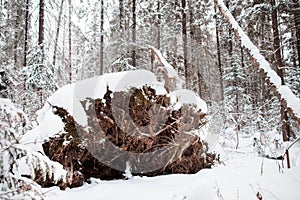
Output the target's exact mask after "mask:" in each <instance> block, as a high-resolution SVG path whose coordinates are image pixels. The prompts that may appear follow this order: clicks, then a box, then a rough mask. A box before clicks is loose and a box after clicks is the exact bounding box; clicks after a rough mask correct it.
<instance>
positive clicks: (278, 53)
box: [271, 0, 291, 141]
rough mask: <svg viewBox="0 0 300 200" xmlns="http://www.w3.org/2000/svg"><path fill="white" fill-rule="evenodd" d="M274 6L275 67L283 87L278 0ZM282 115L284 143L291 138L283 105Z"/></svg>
mask: <svg viewBox="0 0 300 200" xmlns="http://www.w3.org/2000/svg"><path fill="white" fill-rule="evenodd" d="M271 6H272V30H273V47H274V51H275V52H274V54H275V55H274V56H275V65H276V69H277V74H278V76H280V78H281V81H282V85H284V84H285V82H284V77H283V69H282V67H283V63H282V56H281V46H280V38H279V27H278V26H279V25H278V19H277V17H278V16H277V10H276V0H271ZM280 113H281V123H282V136H283V141H288V140H289V139H290V137H291V132H290V127H289V124H288V115H287V112H286V110H285V108H284V106H283V105H281V109H280Z"/></svg>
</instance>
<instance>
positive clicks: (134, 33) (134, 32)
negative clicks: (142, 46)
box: [131, 0, 136, 67]
mask: <svg viewBox="0 0 300 200" xmlns="http://www.w3.org/2000/svg"><path fill="white" fill-rule="evenodd" d="M132 43H133V47H132V53H131V59H132V66H134V67H136V0H132Z"/></svg>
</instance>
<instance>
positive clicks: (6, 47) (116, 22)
mask: <svg viewBox="0 0 300 200" xmlns="http://www.w3.org/2000/svg"><path fill="white" fill-rule="evenodd" d="M225 3H226V5H227V7H228V8H229V9H230V11H231V13H232V14H233V15H234V17H235V18H236V19H237V21H238V23H239V24H240V25H241V26H242V28H243V29H244V30H245V32H246V33H247V34H248V36H249V37H250V39H251V40H252V42H253V43H254V44H255V45H257V46H258V47H259V49H260V50H261V53H262V54H263V55H264V56H265V57H266V58H267V60H268V61H269V62H270V63H271V64H272V67H273V69H276V71H277V73H278V74H279V75H280V76H281V78H282V80H283V81H284V84H286V85H288V86H290V87H291V88H292V90H293V91H294V93H295V94H298V96H299V94H300V10H299V8H300V2H299V1H298V0H251V1H241V0H234V1H225ZM0 7H1V9H0V30H1V31H0V49H1V54H0V97H3V98H9V99H11V100H12V101H13V102H14V103H15V104H17V105H20V108H22V109H23V110H24V112H25V113H26V114H27V115H28V116H29V119H30V120H31V121H35V120H36V114H35V113H36V111H37V110H38V109H40V108H41V107H42V105H43V104H45V101H46V99H47V97H49V95H51V94H52V93H53V92H54V91H55V90H56V89H57V88H59V87H61V86H63V85H65V84H68V83H73V82H76V81H78V80H82V79H86V78H89V77H93V76H95V75H100V74H103V73H109V72H116V71H124V70H131V69H147V70H151V71H153V72H157V69H159V65H160V64H159V63H158V62H157V61H156V60H155V57H154V55H153V53H152V52H151V51H150V50H149V49H148V48H147V45H152V46H154V47H156V48H157V49H160V51H161V52H162V53H163V55H164V56H165V58H166V59H167V60H168V61H169V62H170V63H171V64H172V65H173V66H174V67H175V68H176V70H178V72H179V74H180V75H181V76H182V77H185V80H186V86H185V87H186V88H188V89H191V90H193V91H195V92H197V93H198V94H199V95H200V96H201V97H202V98H203V99H204V100H205V101H206V102H207V103H208V104H209V106H210V112H211V114H212V115H213V114H215V113H217V112H218V113H220V114H221V115H222V116H223V117H222V121H223V123H222V124H223V125H222V126H223V130H224V129H225V128H226V127H233V128H234V129H235V130H237V131H238V132H244V133H249V134H251V133H254V132H256V131H271V130H274V129H275V130H276V131H279V132H281V128H282V130H283V132H284V139H285V140H288V139H289V137H293V135H294V132H295V131H296V130H295V129H296V126H294V125H293V123H294V122H293V121H291V120H290V119H289V116H288V114H287V113H286V111H285V110H284V109H281V105H280V102H279V101H278V100H277V99H276V97H275V96H274V95H273V94H272V92H270V90H269V89H268V88H267V86H266V83H265V82H264V81H263V80H262V79H261V78H260V76H259V73H258V71H257V70H255V68H253V63H252V62H251V60H250V59H249V57H248V54H247V52H246V51H245V50H244V49H243V48H242V47H241V42H240V41H239V40H238V39H236V38H235V37H234V32H233V30H232V28H231V27H230V26H229V25H228V24H227V23H226V22H225V20H224V18H223V17H222V16H221V14H220V13H219V11H218V10H217V9H216V8H215V5H214V2H213V1H212V0H205V1H186V0H181V1H166V0H158V1H144V0H119V1H116V0H110V1H105V0H76V1H74V0H73V1H71V0H53V1H47V0H39V1H33V0H22V1H20V0H10V1H6V0H1V1H0ZM34 124H35V123H33V124H32V126H34Z"/></svg>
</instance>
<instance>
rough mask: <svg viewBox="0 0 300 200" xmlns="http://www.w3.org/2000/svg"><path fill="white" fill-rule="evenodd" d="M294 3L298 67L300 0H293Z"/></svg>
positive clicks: (299, 55)
mask: <svg viewBox="0 0 300 200" xmlns="http://www.w3.org/2000/svg"><path fill="white" fill-rule="evenodd" d="M293 3H294V11H293V12H294V21H295V29H296V46H297V52H298V67H299V68H300V2H299V0H293Z"/></svg>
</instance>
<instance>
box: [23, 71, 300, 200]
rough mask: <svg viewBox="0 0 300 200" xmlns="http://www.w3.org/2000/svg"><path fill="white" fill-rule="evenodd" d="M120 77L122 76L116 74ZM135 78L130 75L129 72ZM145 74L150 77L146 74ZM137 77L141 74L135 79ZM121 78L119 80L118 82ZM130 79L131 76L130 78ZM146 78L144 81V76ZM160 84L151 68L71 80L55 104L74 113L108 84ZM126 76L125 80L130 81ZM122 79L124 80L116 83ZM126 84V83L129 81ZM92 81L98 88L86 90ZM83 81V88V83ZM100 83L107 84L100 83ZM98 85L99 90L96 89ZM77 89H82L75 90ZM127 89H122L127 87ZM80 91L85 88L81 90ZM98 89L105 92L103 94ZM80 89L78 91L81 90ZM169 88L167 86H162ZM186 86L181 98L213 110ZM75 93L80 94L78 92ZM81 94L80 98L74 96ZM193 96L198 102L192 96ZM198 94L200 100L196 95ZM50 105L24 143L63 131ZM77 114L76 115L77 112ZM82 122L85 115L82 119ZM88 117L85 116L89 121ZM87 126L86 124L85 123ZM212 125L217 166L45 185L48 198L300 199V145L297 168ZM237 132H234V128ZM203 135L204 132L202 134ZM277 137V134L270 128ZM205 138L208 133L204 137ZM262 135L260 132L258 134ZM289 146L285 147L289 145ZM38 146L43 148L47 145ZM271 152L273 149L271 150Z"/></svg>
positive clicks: (295, 157)
mask: <svg viewBox="0 0 300 200" xmlns="http://www.w3.org/2000/svg"><path fill="white" fill-rule="evenodd" d="M110 76H116V77H113V78H112V77H110ZM127 76H128V77H129V78H124V77H127ZM143 76H145V78H146V77H147V79H142V78H141V77H143ZM133 77H135V79H134V78H133ZM116 80H117V81H116ZM126 80H131V82H130V83H129V82H128V83H127V82H126ZM140 80H142V82H141V81H140ZM145 80H147V83H148V84H150V83H152V84H153V83H155V84H154V85H155V88H156V89H159V88H163V86H162V84H160V83H158V82H156V79H155V76H154V75H153V74H151V72H148V71H145V70H141V71H134V72H121V73H117V74H112V75H106V76H103V77H95V78H93V79H87V80H85V81H83V82H79V83H77V84H76V85H74V84H73V85H68V86H65V87H63V88H61V89H59V90H58V91H57V92H56V93H54V94H53V95H52V96H51V97H50V98H49V99H48V102H49V103H50V104H53V105H56V106H62V107H64V108H67V110H68V111H69V112H70V113H71V114H72V115H73V114H76V113H74V111H76V109H74V106H75V107H76V102H75V103H74V101H75V100H76V99H80V96H83V97H88V96H90V97H102V96H103V95H104V93H103V91H105V89H106V86H110V89H111V90H113V91H115V90H118V85H119V87H120V85H121V86H122V87H124V85H126V84H127V85H128V84H129V85H134V86H136V87H138V86H139V85H140V84H144V83H145ZM124 81H125V82H124ZM118 82H119V83H120V82H122V84H116V83H118ZM125 83H126V84H125ZM89 84H91V87H90V88H92V90H90V91H89V90H86V89H84V88H86V86H87V85H89ZM81 86H82V88H81ZM98 86H99V87H100V86H101V87H102V88H100V89H99V88H98ZM95 87H96V88H97V90H96V89H95ZM75 88H76V89H75ZM121 89H122V88H121ZM78 91H79V93H78ZM95 91H102V93H101V94H98V93H97V92H95ZM76 92H77V93H76ZM161 92H162V93H165V92H166V91H161ZM190 93H191V92H189V91H186V90H176V91H173V92H172V93H171V95H174V98H175V99H177V100H178V101H179V103H195V104H196V105H197V106H196V107H197V109H201V110H202V111H205V112H206V111H207V108H206V104H205V102H203V101H202V100H201V99H200V98H199V99H198V97H196V96H193V95H192V94H190ZM74 95H75V96H74ZM70 97H76V98H70ZM187 99H188V100H189V101H191V100H192V102H189V101H187ZM193 99H194V100H193ZM50 104H46V105H45V106H44V108H43V109H42V110H41V111H40V112H39V123H40V124H39V126H38V127H37V128H35V129H34V130H32V131H29V133H28V134H26V135H25V137H23V140H22V141H23V143H32V144H35V147H36V146H38V145H36V144H41V143H42V141H43V140H44V139H46V138H47V137H50V136H53V135H54V134H56V133H58V132H59V131H62V129H63V124H62V123H61V120H60V118H59V117H58V116H55V115H54V114H53V112H52V109H51V106H50ZM75 119H76V116H75ZM79 121H80V120H79ZM83 121H84V120H83ZM82 124H83V125H84V123H83V122H82ZM207 130H209V128H204V129H203V131H202V132H206V133H204V134H203V135H204V136H205V137H206V138H207V141H208V142H209V143H210V144H209V146H210V147H211V146H213V147H214V151H216V152H217V153H218V154H220V158H221V159H220V160H221V162H220V163H217V164H216V165H215V166H214V167H213V168H212V169H204V170H201V171H199V172H198V173H197V174H193V175H183V174H175V175H166V176H159V177H151V178H150V177H132V178H130V179H129V180H115V181H102V180H99V179H92V181H91V183H85V184H84V185H83V186H82V187H79V188H73V189H69V188H67V189H66V190H65V191H62V190H60V189H59V188H58V187H52V188H44V189H40V190H41V192H42V193H43V197H44V198H45V199H49V200H50V199H72V200H75V199H97V200H110V199H111V200H116V199H128V200H135V199H136V200H148V199H149V200H154V199H155V200H157V199H161V200H184V199H187V200H200V199H201V200H214V199H224V200H233V199H241V200H244V199H259V198H258V197H259V196H261V197H262V199H264V200H265V199H266V200H268V199H269V200H273V199H274V200H275V199H282V200H286V199H289V200H293V199H294V200H298V199H300V169H299V167H300V153H299V152H300V144H296V145H295V146H293V147H292V148H291V149H290V152H291V155H290V156H291V162H292V168H291V169H287V168H286V161H285V160H284V161H283V162H282V161H278V160H272V159H268V158H263V157H261V156H259V155H258V154H257V151H256V150H255V148H256V147H254V146H253V141H254V140H253V138H254V137H255V136H252V137H249V136H247V137H243V136H242V135H241V136H240V139H239V144H240V145H239V148H238V149H235V147H236V145H235V144H234V143H235V141H234V139H232V138H228V136H230V135H234V134H235V133H234V132H233V130H230V129H228V130H227V131H225V134H224V137H219V136H216V135H214V137H210V136H211V135H212V134H209V133H207V132H209V131H207ZM231 132H232V133H231ZM200 135H201V134H200ZM269 135H271V136H270V137H271V139H270V138H269V139H270V141H272V137H275V136H274V135H275V133H274V134H273V133H270V134H269ZM203 138H204V137H202V139H203ZM258 138H259V137H258ZM284 148H285V147H283V149H284ZM36 150H39V151H42V149H41V147H40V148H36ZM264 151H265V152H268V153H270V152H271V151H268V150H267V149H265V150H264ZM298 155H299V156H298Z"/></svg>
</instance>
